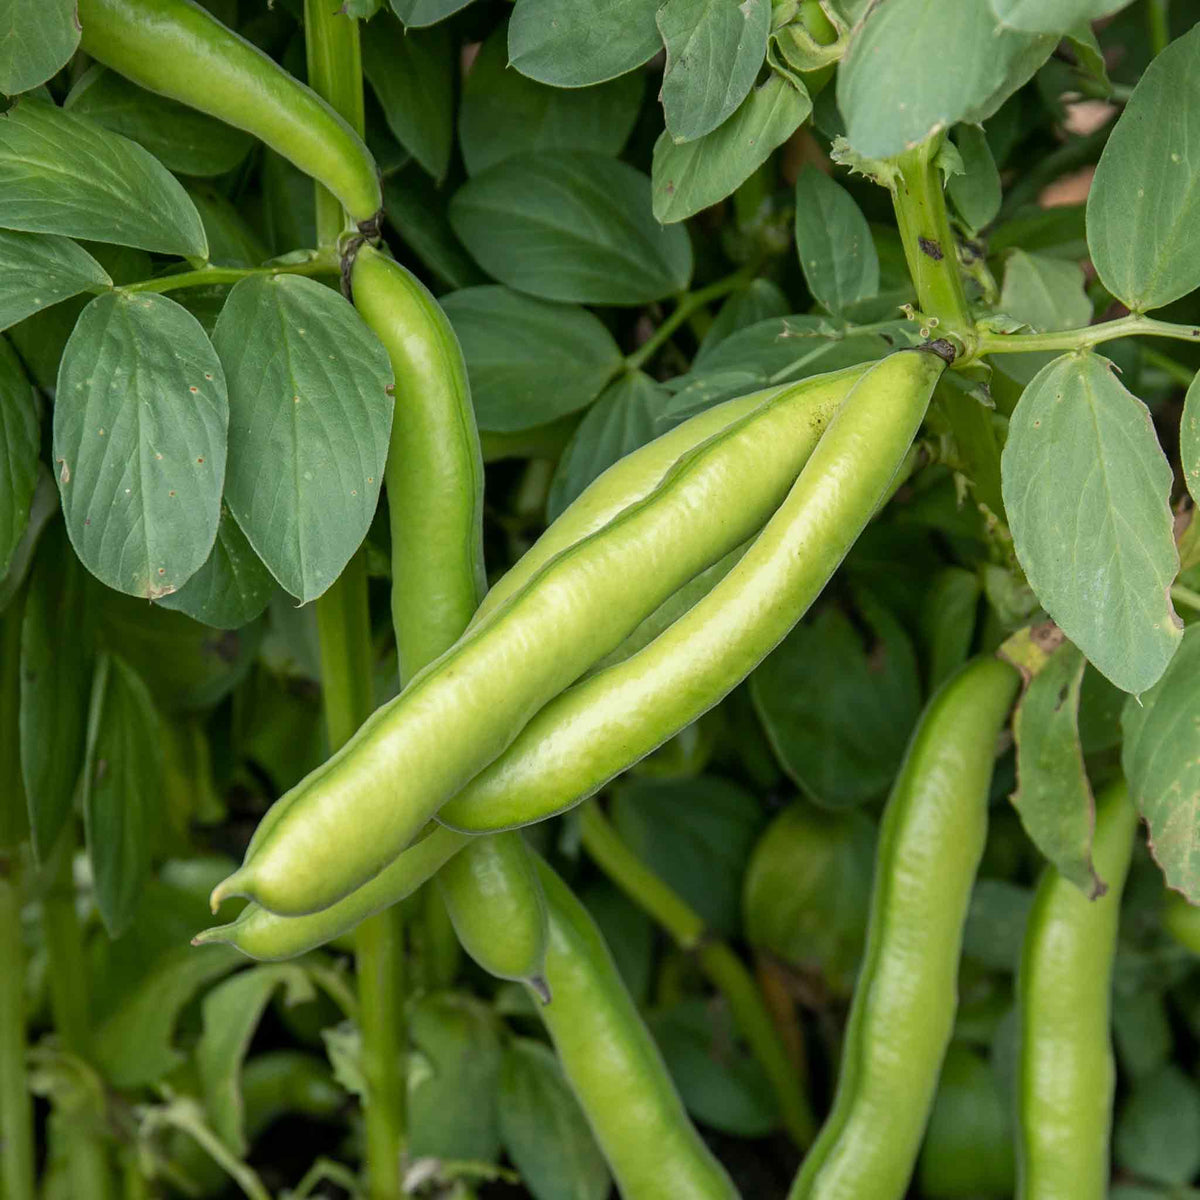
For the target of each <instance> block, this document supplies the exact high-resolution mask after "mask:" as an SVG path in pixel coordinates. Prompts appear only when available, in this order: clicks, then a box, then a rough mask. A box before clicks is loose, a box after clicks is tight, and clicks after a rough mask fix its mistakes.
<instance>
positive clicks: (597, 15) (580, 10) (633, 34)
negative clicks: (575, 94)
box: [508, 0, 662, 88]
mask: <svg viewBox="0 0 1200 1200" xmlns="http://www.w3.org/2000/svg"><path fill="white" fill-rule="evenodd" d="M658 4H659V0H593V3H591V4H579V3H578V0H517V6H516V8H514V9H513V15H512V20H511V21H510V22H509V26H508V57H509V60H510V61H511V63H512V65H513V66H514V67H516V68H517V70H518V71H520V72H521V74H522V75H528V76H529V78H530V79H536V80H538V82H539V83H548V84H550V85H551V86H552V87H572V88H574V87H590V86H591V85H592V84H593V83H604V82H605V80H608V79H615V78H616V77H617V76H618V75H624V74H625V73H626V71H632V70H634V69H635V68H636V67H640V66H641V65H642V64H643V63H645V62H649V61H650V59H652V58H653V57H654V56H655V55H656V54H657V53H658V52H659V51H660V50H661V49H662V40H661V39H660V37H659V33H658V26H657V25H656V24H655V22H654V14H655V11H656V10H657V8H658Z"/></svg>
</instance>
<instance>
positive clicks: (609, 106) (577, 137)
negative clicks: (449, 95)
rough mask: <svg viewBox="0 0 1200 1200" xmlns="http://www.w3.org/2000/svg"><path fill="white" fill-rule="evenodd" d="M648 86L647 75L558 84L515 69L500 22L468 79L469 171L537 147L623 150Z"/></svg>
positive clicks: (462, 133)
mask: <svg viewBox="0 0 1200 1200" xmlns="http://www.w3.org/2000/svg"><path fill="white" fill-rule="evenodd" d="M644 90H645V87H644V80H643V79H642V76H641V75H622V76H621V77H620V78H619V79H613V80H610V81H609V82H607V83H602V84H598V85H597V86H595V87H589V88H572V89H569V90H568V89H564V88H555V87H547V86H546V85H545V84H541V83H535V82H534V81H533V80H532V79H528V78H527V77H526V76H524V75H521V74H520V73H519V72H517V71H510V70H509V69H508V35H507V32H506V27H505V26H503V25H502V26H501V27H500V28H499V29H497V30H496V32H495V33H493V34H492V36H491V37H489V38H488V40H487V41H486V42H484V43H483V47H482V48H481V49H480V51H479V54H478V56H477V57H476V59H475V62H474V63H473V64H472V66H471V71H470V73H469V74H468V75H467V78H466V80H465V81H464V83H463V94H462V106H461V108H460V109H459V113H458V138H459V144H460V146H461V147H462V156H463V162H464V163H465V164H466V168H467V173H468V174H469V175H477V174H479V172H480V171H486V170H487V168H488V167H490V166H493V165H494V164H496V163H498V162H500V161H502V160H503V159H506V158H511V157H512V156H513V155H514V154H522V153H525V152H526V151H531V150H542V151H544V150H591V151H594V152H595V153H597V154H610V155H616V154H619V153H620V152H621V149H622V147H623V146H624V145H625V143H626V141H628V139H629V134H630V133H631V132H632V130H633V125H634V122H635V121H636V120H637V115H638V111H639V110H640V108H641V104H642V93H643V91H644Z"/></svg>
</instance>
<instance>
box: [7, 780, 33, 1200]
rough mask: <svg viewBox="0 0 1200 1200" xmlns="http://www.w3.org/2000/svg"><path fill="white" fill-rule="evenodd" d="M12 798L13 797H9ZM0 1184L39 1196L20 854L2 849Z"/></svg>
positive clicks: (20, 1199)
mask: <svg viewBox="0 0 1200 1200" xmlns="http://www.w3.org/2000/svg"><path fill="white" fill-rule="evenodd" d="M5 800H6V801H7V797H6V798H5ZM0 1184H2V1185H3V1188H2V1191H3V1195H4V1197H5V1200H34V1196H35V1195H36V1192H35V1190H34V1183H33V1099H32V1097H31V1096H30V1094H29V1087H28V1083H27V1080H26V1077H25V952H24V948H23V947H22V945H21V887H20V880H19V879H18V876H17V859H16V855H15V854H14V855H13V856H12V857H5V856H4V853H3V851H0Z"/></svg>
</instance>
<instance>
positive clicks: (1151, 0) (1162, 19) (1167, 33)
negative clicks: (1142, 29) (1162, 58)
mask: <svg viewBox="0 0 1200 1200" xmlns="http://www.w3.org/2000/svg"><path fill="white" fill-rule="evenodd" d="M1146 27H1147V29H1148V30H1149V33H1150V52H1151V54H1161V53H1162V52H1163V51H1164V50H1165V49H1166V48H1167V46H1168V45H1170V42H1171V0H1148V3H1147V5H1146Z"/></svg>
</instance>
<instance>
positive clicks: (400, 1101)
mask: <svg viewBox="0 0 1200 1200" xmlns="http://www.w3.org/2000/svg"><path fill="white" fill-rule="evenodd" d="M304 30H305V43H306V48H307V56H308V82H309V85H310V86H311V87H312V88H313V90H314V91H316V92H317V93H318V95H321V96H323V97H324V98H325V99H326V100H328V101H329V103H330V104H331V105H332V106H333V107H334V108H335V109H336V110H337V111H338V112H339V113H341V115H342V116H343V117H345V119H346V120H347V121H348V122H349V123H350V125H351V126H352V127H353V128H354V129H355V131H356V132H357V133H359V134H360V135H361V134H362V133H363V131H364V126H365V119H364V110H363V89H362V52H361V47H360V43H359V33H358V22H357V21H356V20H354V19H353V18H351V17H349V16H347V15H345V14H344V12H342V10H341V8H340V6H338V5H336V4H334V3H330V2H329V0H305V3H304ZM316 196H317V241H318V244H319V245H320V246H321V247H322V248H326V247H331V246H336V245H337V242H338V240H339V238H340V237H341V234H342V232H343V231H344V230H346V229H347V228H349V227H350V222H349V220H348V218H347V216H346V214H345V213H344V212H343V211H342V208H341V205H339V204H338V202H337V201H336V199H334V197H333V196H332V195H331V194H330V193H329V192H327V191H326V190H325V189H324V188H323V187H321V186H320V185H319V184H318V185H316ZM317 628H318V632H319V635H320V644H321V684H322V696H323V703H324V707H325V724H326V729H327V731H328V734H329V745H330V750H331V751H336V750H337V749H338V748H339V747H340V746H342V745H343V744H344V743H345V742H346V741H347V740H348V739H349V738H350V736H351V735H352V734H353V732H354V731H355V730H356V729H357V728H358V726H359V725H360V724H362V722H363V721H364V720H365V719H366V718H367V717H368V716H369V715H370V713H371V710H372V708H373V706H374V705H373V697H372V695H371V626H370V613H369V610H368V607H367V572H366V559H365V556H364V554H363V552H362V550H361V549H360V550H359V551H358V552H357V553H356V554H355V555H354V557H353V558H352V559H351V560H350V562H349V563H348V564H347V566H346V569H345V570H344V571H343V572H342V575H341V577H340V578H339V579H338V580H337V581H336V582H335V583H334V584H333V586H332V587H331V588H330V589H329V590H328V591H327V592H326V593H325V595H324V596H322V597H321V598H320V599H319V600H318V601H317ZM355 957H356V966H357V975H358V993H359V1005H360V1012H359V1029H360V1031H361V1033H362V1052H363V1071H364V1074H365V1076H366V1079H367V1097H366V1104H365V1106H364V1118H365V1123H366V1177H367V1195H368V1196H369V1197H370V1200H400V1197H401V1195H402V1191H401V1160H402V1155H403V1148H404V1131H405V1107H406V1100H407V1096H406V1091H405V1088H406V1083H405V1080H406V1072H405V1068H404V1051H405V1045H406V1038H405V1034H404V940H403V929H402V927H401V925H400V916H399V908H398V907H397V908H393V909H390V910H388V911H385V912H382V913H380V914H379V915H378V916H375V917H371V918H370V919H369V920H367V921H364V922H363V923H362V924H361V925H360V926H359V928H358V931H357V934H356V956H355Z"/></svg>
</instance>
